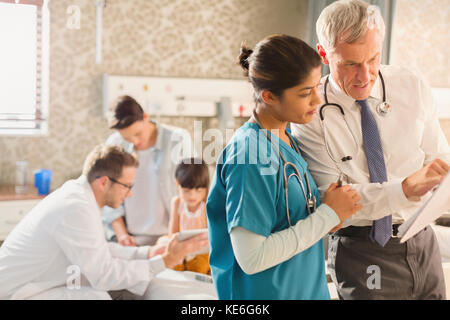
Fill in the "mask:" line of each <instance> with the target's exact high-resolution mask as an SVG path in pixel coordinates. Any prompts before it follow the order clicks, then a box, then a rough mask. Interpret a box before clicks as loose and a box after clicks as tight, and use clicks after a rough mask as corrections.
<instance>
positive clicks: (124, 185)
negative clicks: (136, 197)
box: [108, 176, 133, 192]
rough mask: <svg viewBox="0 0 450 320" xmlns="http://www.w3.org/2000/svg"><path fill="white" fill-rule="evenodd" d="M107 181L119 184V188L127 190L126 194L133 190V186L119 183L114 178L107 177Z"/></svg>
mask: <svg viewBox="0 0 450 320" xmlns="http://www.w3.org/2000/svg"><path fill="white" fill-rule="evenodd" d="M108 179H109V180H111V181H112V182H114V183H117V184H120V185H121V186H123V187H125V188H127V189H128V192H130V191H131V189H132V188H133V185H129V184H126V183H122V182H120V181H117V180H116V179H114V178H111V177H109V176H108Z"/></svg>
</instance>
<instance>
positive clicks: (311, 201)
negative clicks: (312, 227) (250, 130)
mask: <svg viewBox="0 0 450 320" xmlns="http://www.w3.org/2000/svg"><path fill="white" fill-rule="evenodd" d="M253 120H254V121H255V122H256V124H257V125H258V126H259V127H260V128H261V130H262V131H263V132H264V134H265V135H266V137H267V139H268V140H269V141H270V143H271V144H272V145H273V146H274V147H275V148H276V149H277V151H278V154H279V155H280V158H281V160H282V161H283V182H284V186H283V187H284V198H285V201H286V216H287V219H288V223H289V226H290V227H291V226H292V224H291V216H290V212H289V196H288V183H289V179H290V178H292V177H295V178H296V179H297V181H298V183H299V184H300V187H301V189H302V193H303V196H304V197H305V201H306V210H307V211H308V214H312V213H313V212H314V211H316V208H317V199H316V196H315V195H313V194H312V191H311V186H310V183H309V178H308V174H307V172H306V171H305V174H304V178H305V183H306V188H305V184H304V183H303V180H302V179H301V178H300V173H299V171H298V169H297V167H296V166H295V164H293V163H292V162H289V161H286V159H285V158H284V156H283V154H282V153H281V151H280V149H279V148H278V146H277V145H276V144H275V143H273V141H272V138H271V137H270V135H269V133H268V132H267V130H266V129H264V127H263V126H262V125H261V123H260V122H259V120H258V116H257V114H256V110H253ZM285 132H286V135H287V136H288V138H289V141H290V143H291V145H292V147H293V148H294V150H295V151H296V152H297V154H299V155H300V150H299V148H298V146H297V144H296V143H295V142H294V139H293V138H292V137H291V135H290V134H289V132H287V130H286V131H285ZM287 167H291V168H292V169H293V170H294V172H293V173H291V174H290V175H289V176H288V175H287V173H286V170H287Z"/></svg>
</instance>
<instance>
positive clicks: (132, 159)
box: [83, 144, 139, 183]
mask: <svg viewBox="0 0 450 320" xmlns="http://www.w3.org/2000/svg"><path fill="white" fill-rule="evenodd" d="M138 166H139V160H138V158H137V155H136V154H134V153H129V152H127V151H125V150H124V148H123V147H122V146H119V145H110V146H108V145H105V144H100V145H98V146H96V147H95V148H94V149H93V150H92V151H91V152H90V153H89V155H88V156H87V157H86V160H85V161H84V166H83V175H85V176H86V177H87V179H88V181H89V183H92V182H93V181H94V180H95V179H97V178H99V177H103V176H108V177H111V178H113V179H119V178H120V177H121V175H122V169H123V168H124V167H138Z"/></svg>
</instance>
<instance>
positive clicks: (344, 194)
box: [322, 183, 362, 232]
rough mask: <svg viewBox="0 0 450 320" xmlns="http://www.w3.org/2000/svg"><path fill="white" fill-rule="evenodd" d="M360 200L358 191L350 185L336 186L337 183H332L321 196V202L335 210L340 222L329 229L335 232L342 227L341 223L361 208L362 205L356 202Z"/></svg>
mask: <svg viewBox="0 0 450 320" xmlns="http://www.w3.org/2000/svg"><path fill="white" fill-rule="evenodd" d="M360 200H361V197H360V196H359V195H358V193H357V192H356V191H355V190H354V189H352V187H351V186H349V185H345V186H342V187H338V184H337V183H332V184H331V185H330V186H329V187H328V189H327V191H325V195H324V197H323V200H322V203H325V204H327V205H328V206H329V207H330V208H331V209H333V210H334V212H336V214H337V215H338V217H339V220H341V223H340V224H339V225H338V226H336V227H335V228H333V229H332V230H331V231H332V232H335V231H337V230H338V229H340V228H341V227H342V223H343V222H344V221H345V220H347V219H348V218H350V217H351V216H352V215H354V214H355V213H356V212H358V211H359V210H361V209H362V205H360V204H358V203H357V202H358V201H360Z"/></svg>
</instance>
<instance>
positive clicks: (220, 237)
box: [206, 35, 361, 299]
mask: <svg viewBox="0 0 450 320" xmlns="http://www.w3.org/2000/svg"><path fill="white" fill-rule="evenodd" d="M238 64H239V65H240V66H241V67H242V68H243V69H244V74H245V75H246V76H247V77H248V79H249V81H250V82H251V84H252V86H253V88H254V97H255V109H254V113H253V117H252V118H251V119H250V120H249V121H248V122H246V123H245V124H244V125H243V126H242V127H241V128H239V129H238V130H237V131H236V133H235V134H234V136H233V138H232V139H231V140H230V142H229V143H228V144H227V146H226V147H225V149H224V150H223V151H222V153H221V155H220V156H219V159H218V161H217V168H216V173H215V176H214V178H213V182H212V185H211V191H210V193H209V196H208V201H207V208H206V210H207V217H208V225H209V239H210V246H211V252H210V265H211V271H212V276H213V279H214V284H215V287H216V291H217V293H218V297H219V298H220V299H329V298H330V295H329V292H328V287H327V281H326V276H325V265H324V264H325V261H324V257H325V253H324V245H323V240H322V238H323V237H324V236H325V235H326V234H327V233H328V232H330V231H331V230H336V229H337V228H339V227H340V225H341V223H342V222H343V221H344V220H345V219H347V218H349V217H350V216H351V215H353V214H355V213H356V212H357V211H358V210H360V209H361V206H360V205H359V204H357V202H358V201H359V200H360V198H359V196H358V194H357V193H356V192H355V191H354V190H352V189H351V187H350V186H343V187H338V185H337V184H336V183H335V184H332V185H331V186H330V187H329V189H328V190H327V191H326V192H325V193H324V197H323V199H322V201H320V198H319V192H318V189H317V187H316V184H315V183H314V181H313V178H312V177H311V175H310V174H309V172H308V169H307V165H306V162H305V161H304V160H303V158H302V156H301V154H300V153H299V152H298V150H299V149H298V145H297V143H296V141H294V140H293V139H292V137H291V136H290V132H289V128H288V124H289V123H291V122H292V123H299V124H305V123H308V122H310V121H311V120H312V119H313V117H314V116H315V113H316V108H317V105H318V104H319V103H320V98H319V96H318V93H317V87H318V85H319V81H320V76H321V73H320V71H321V69H320V66H321V61H320V58H319V56H318V54H317V53H316V52H315V51H314V50H313V49H312V48H311V47H309V46H308V45H307V44H306V43H304V42H303V41H302V40H300V39H297V38H294V37H290V36H287V35H273V36H269V37H267V38H265V39H264V40H262V41H261V42H259V43H258V44H257V45H256V47H255V48H254V49H250V48H247V47H246V46H245V45H243V46H242V47H241V52H240V55H239V58H238ZM285 163H290V164H293V165H294V166H295V167H296V168H297V169H298V172H299V174H298V176H299V178H300V179H301V180H303V183H305V178H304V176H305V175H306V176H307V178H308V180H309V184H310V187H311V193H312V194H313V195H314V196H315V197H316V199H317V209H316V210H314V211H313V212H309V211H308V210H307V205H306V200H305V197H304V196H303V192H302V188H301V185H300V182H299V180H296V179H294V178H292V179H289V180H287V181H288V183H287V186H285V180H284V177H283V175H284V173H286V175H287V176H291V174H292V173H294V169H293V166H290V165H289V166H287V167H286V169H285V171H286V172H284V170H283V169H284V167H283V166H284V164H285ZM285 187H287V195H286V193H285ZM286 200H287V201H288V203H286ZM287 209H288V210H287Z"/></svg>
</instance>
